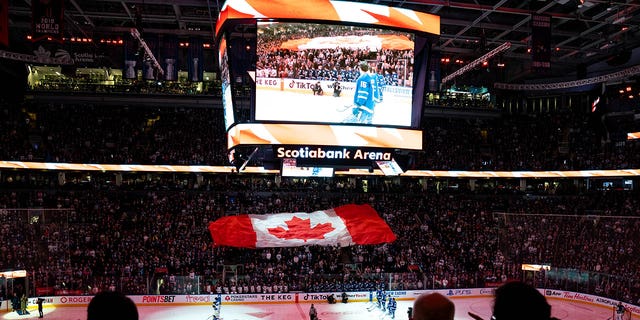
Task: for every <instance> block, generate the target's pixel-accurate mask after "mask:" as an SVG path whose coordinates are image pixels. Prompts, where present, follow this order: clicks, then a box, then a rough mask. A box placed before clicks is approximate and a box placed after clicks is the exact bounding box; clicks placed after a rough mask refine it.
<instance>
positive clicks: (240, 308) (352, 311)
mask: <svg viewBox="0 0 640 320" xmlns="http://www.w3.org/2000/svg"><path fill="white" fill-rule="evenodd" d="M452 300H453V301H454V303H455V305H456V316H455V319H456V320H466V319H471V317H469V315H468V314H467V313H468V312H473V313H475V314H477V315H479V316H481V317H483V318H484V319H485V320H489V318H490V316H491V303H492V298H490V297H487V298H464V297H454V298H453V299H452ZM549 303H550V304H551V305H552V315H553V316H554V317H556V318H558V319H563V320H612V316H613V310H612V309H609V308H606V307H600V306H597V305H592V304H586V303H579V302H570V301H565V300H560V299H549ZM412 304H413V301H398V308H397V311H396V315H395V319H399V320H407V319H408V316H407V310H408V308H409V307H410V306H411V305H412ZM309 307H310V304H308V303H300V304H292V303H288V304H247V305H241V304H223V305H222V308H221V314H220V316H221V319H222V320H253V319H256V320H282V319H295V320H304V319H309ZM315 307H316V309H317V311H318V316H319V318H320V319H321V320H334V319H344V320H362V319H379V320H386V319H391V317H390V316H389V315H388V314H385V313H383V312H382V311H381V310H380V309H378V308H377V307H376V306H374V305H372V304H371V303H367V302H355V303H347V304H342V303H338V304H332V305H329V304H326V303H320V304H315ZM138 310H139V312H140V319H141V320H208V319H209V320H210V319H211V315H212V308H211V306H210V305H195V306H171V307H170V306H139V307H138ZM29 311H30V312H31V314H30V315H24V316H20V315H18V314H17V313H15V312H9V313H4V314H3V315H2V319H37V318H38V312H37V310H36V309H35V306H30V307H29ZM44 313H45V316H44V319H49V320H86V308H81V307H63V308H57V309H54V308H52V307H49V308H45V309H44ZM633 319H640V318H639V317H638V316H637V315H634V317H633Z"/></svg>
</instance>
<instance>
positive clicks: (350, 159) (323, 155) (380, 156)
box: [273, 145, 393, 166]
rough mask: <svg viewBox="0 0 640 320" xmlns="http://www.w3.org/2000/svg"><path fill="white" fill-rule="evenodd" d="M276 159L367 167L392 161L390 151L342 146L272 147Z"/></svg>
mask: <svg viewBox="0 0 640 320" xmlns="http://www.w3.org/2000/svg"><path fill="white" fill-rule="evenodd" d="M273 154H274V156H275V157H276V158H278V159H285V158H290V159H296V161H297V163H298V165H309V166H311V165H331V166H340V165H344V166H368V165H370V164H371V162H372V161H389V160H391V159H393V150H392V149H381V148H363V147H342V146H282V145H279V146H274V147H273Z"/></svg>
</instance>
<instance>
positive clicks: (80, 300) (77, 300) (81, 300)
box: [60, 296, 93, 303]
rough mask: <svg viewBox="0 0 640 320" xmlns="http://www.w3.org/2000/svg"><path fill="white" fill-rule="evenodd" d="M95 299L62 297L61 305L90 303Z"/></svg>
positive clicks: (88, 297)
mask: <svg viewBox="0 0 640 320" xmlns="http://www.w3.org/2000/svg"><path fill="white" fill-rule="evenodd" d="M92 298H93V297H90V296H87V297H61V298H60V303H89V302H90V301H91V299H92Z"/></svg>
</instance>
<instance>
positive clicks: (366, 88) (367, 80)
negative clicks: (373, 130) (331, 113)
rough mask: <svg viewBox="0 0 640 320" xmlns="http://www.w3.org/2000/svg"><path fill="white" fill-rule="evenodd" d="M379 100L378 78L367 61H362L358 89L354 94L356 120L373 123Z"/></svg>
mask: <svg viewBox="0 0 640 320" xmlns="http://www.w3.org/2000/svg"><path fill="white" fill-rule="evenodd" d="M379 101H380V91H379V89H378V78H377V76H376V75H375V74H373V73H371V72H369V65H368V64H367V63H366V62H361V63H360V76H359V77H358V79H357V80H356V89H355V93H354V95H353V105H354V108H353V114H354V116H355V122H357V123H365V124H371V121H372V119H373V112H374V110H375V108H376V103H378V102H379Z"/></svg>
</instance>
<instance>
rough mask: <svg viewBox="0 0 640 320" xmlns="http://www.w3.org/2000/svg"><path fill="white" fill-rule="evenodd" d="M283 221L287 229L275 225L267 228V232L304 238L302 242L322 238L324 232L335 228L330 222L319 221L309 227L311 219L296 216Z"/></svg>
mask: <svg viewBox="0 0 640 320" xmlns="http://www.w3.org/2000/svg"><path fill="white" fill-rule="evenodd" d="M285 223H286V224H287V227H288V228H289V229H284V228H283V227H277V228H268V229H267V230H269V233H271V234H272V235H274V236H276V237H278V238H280V239H284V240H292V239H299V240H304V242H307V240H311V239H324V235H325V234H327V233H329V232H331V231H333V230H335V228H334V227H333V226H332V225H331V223H330V222H328V223H319V224H317V225H316V226H315V227H313V228H311V219H300V218H298V217H296V216H294V217H293V218H291V220H287V221H285Z"/></svg>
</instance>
